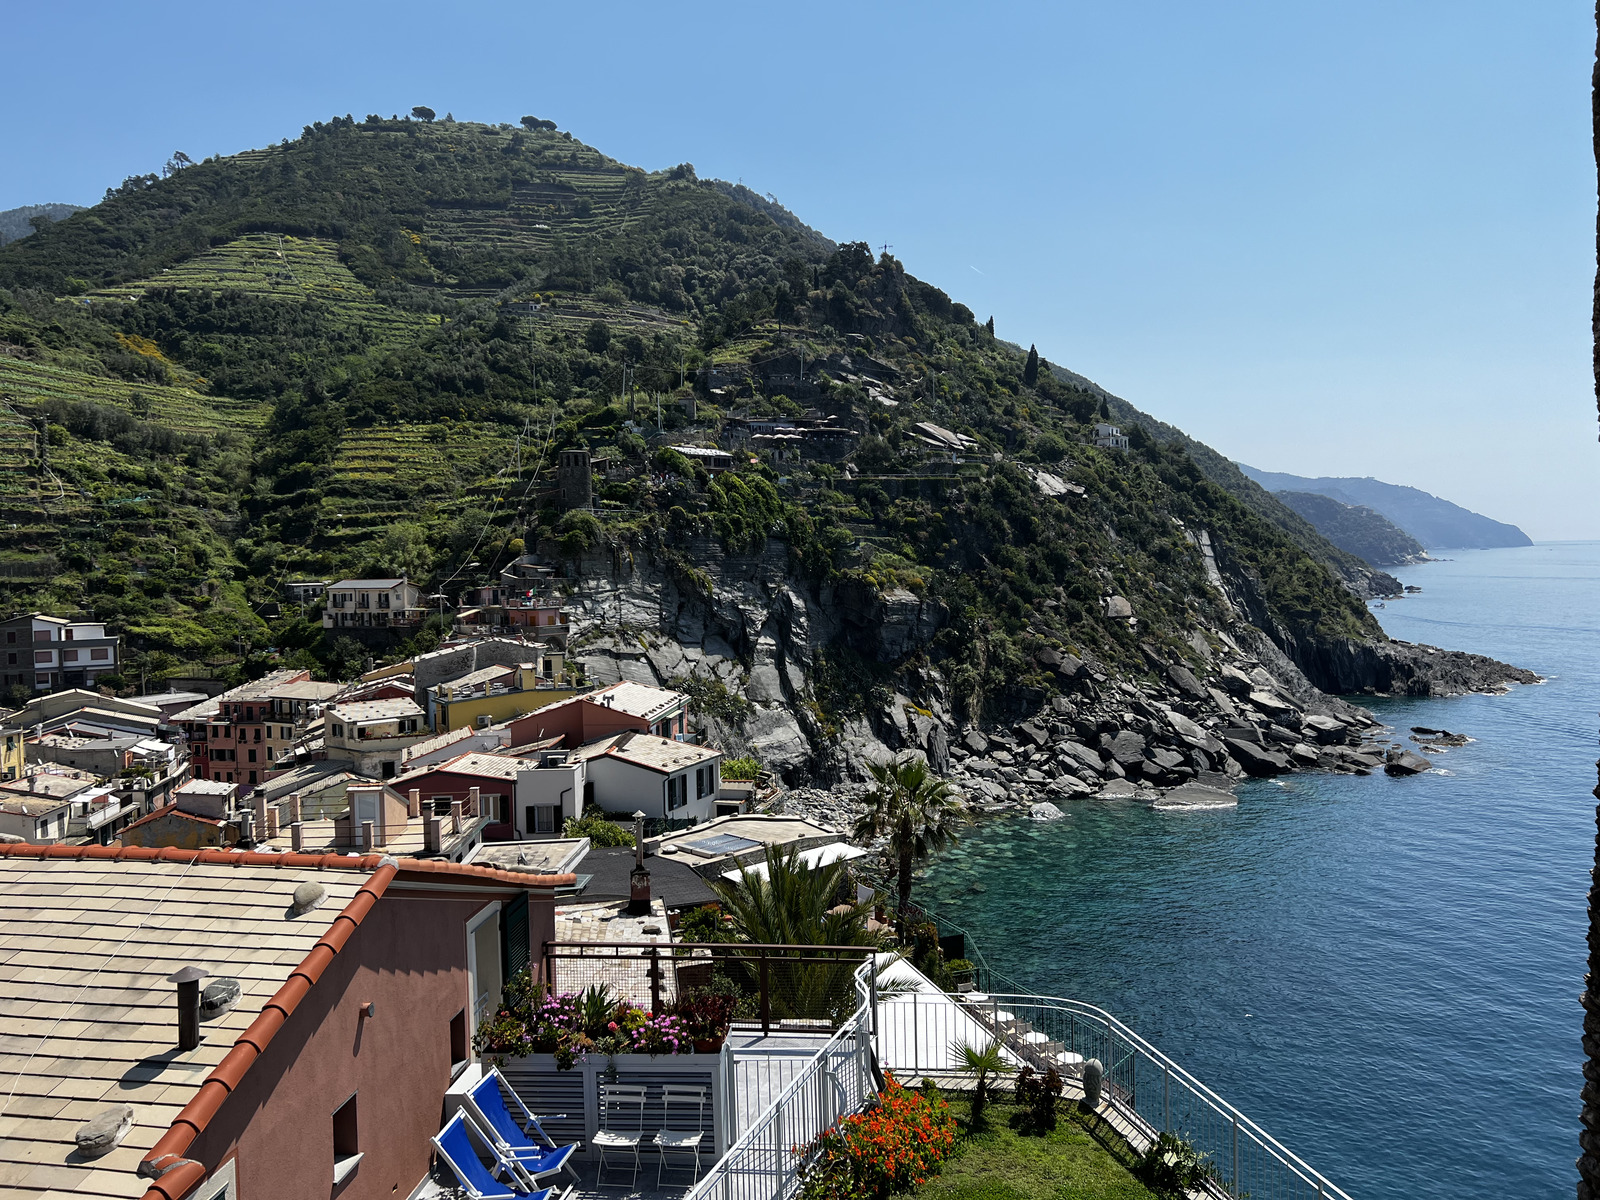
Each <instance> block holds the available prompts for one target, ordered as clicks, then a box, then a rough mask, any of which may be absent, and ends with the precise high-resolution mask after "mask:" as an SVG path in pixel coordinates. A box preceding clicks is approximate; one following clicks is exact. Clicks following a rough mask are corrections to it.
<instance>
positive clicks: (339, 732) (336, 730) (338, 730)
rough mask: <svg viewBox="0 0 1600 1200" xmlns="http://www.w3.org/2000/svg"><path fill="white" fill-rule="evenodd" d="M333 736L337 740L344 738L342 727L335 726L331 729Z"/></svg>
mask: <svg viewBox="0 0 1600 1200" xmlns="http://www.w3.org/2000/svg"><path fill="white" fill-rule="evenodd" d="M333 736H334V737H338V738H342V737H343V736H344V726H343V725H335V726H334V727H333Z"/></svg>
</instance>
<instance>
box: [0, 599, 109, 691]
mask: <svg viewBox="0 0 1600 1200" xmlns="http://www.w3.org/2000/svg"><path fill="white" fill-rule="evenodd" d="M121 647H122V639H121V638H120V637H117V636H116V635H115V634H107V633H106V627H105V622H103V621H68V620H66V619H65V618H63V617H52V616H48V615H47V614H45V613H27V614H24V615H22V616H16V617H12V618H11V619H10V620H7V621H0V654H3V655H4V658H3V660H0V685H3V686H6V687H26V688H30V689H32V690H33V691H38V692H54V691H59V690H61V689H62V688H85V687H86V688H92V687H94V686H95V685H96V681H97V680H99V679H100V677H101V676H103V675H114V674H116V672H117V668H118V667H119V665H120V664H121V661H122V653H121Z"/></svg>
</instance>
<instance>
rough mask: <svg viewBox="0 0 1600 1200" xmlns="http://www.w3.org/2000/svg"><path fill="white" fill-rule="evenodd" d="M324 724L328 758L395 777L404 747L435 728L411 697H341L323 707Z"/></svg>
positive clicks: (366, 772)
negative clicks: (376, 698)
mask: <svg viewBox="0 0 1600 1200" xmlns="http://www.w3.org/2000/svg"><path fill="white" fill-rule="evenodd" d="M322 727H323V733H322V737H323V746H324V750H325V752H326V755H327V757H328V759H329V760H330V761H333V762H342V763H348V764H350V765H351V768H352V769H353V770H354V771H355V772H356V773H357V774H359V775H365V776H367V777H368V778H371V779H392V778H394V776H395V775H397V774H398V773H399V770H400V761H401V755H402V753H403V752H404V751H405V749H406V748H407V747H408V746H414V745H416V744H417V743H418V742H420V741H423V740H425V739H426V738H427V737H429V736H430V734H431V733H432V732H433V731H432V730H430V729H429V728H428V719H427V715H426V714H425V713H424V712H423V711H422V709H421V708H420V707H418V705H417V703H416V701H414V700H410V699H396V700H357V701H340V702H339V703H337V704H331V705H329V706H328V708H327V709H326V710H325V711H324V713H323V719H322Z"/></svg>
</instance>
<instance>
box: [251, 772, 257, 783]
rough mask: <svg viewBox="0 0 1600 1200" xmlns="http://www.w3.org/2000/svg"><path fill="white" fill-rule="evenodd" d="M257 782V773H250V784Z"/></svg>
mask: <svg viewBox="0 0 1600 1200" xmlns="http://www.w3.org/2000/svg"><path fill="white" fill-rule="evenodd" d="M255 781H256V773H255V772H254V771H251V772H250V782H251V783H254V782H255Z"/></svg>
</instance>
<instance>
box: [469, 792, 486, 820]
mask: <svg viewBox="0 0 1600 1200" xmlns="http://www.w3.org/2000/svg"><path fill="white" fill-rule="evenodd" d="M478 804H479V798H478V789H477V788H476V787H470V788H468V789H467V816H469V817H481V816H483V810H482V809H480V808H479V807H478Z"/></svg>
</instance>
